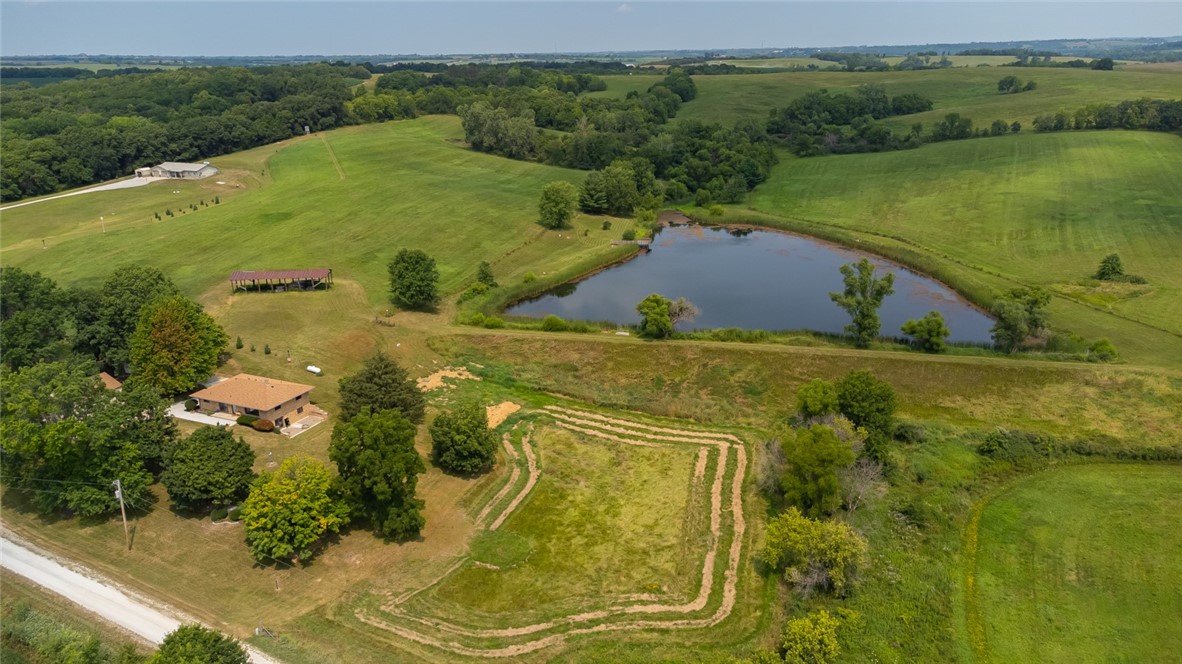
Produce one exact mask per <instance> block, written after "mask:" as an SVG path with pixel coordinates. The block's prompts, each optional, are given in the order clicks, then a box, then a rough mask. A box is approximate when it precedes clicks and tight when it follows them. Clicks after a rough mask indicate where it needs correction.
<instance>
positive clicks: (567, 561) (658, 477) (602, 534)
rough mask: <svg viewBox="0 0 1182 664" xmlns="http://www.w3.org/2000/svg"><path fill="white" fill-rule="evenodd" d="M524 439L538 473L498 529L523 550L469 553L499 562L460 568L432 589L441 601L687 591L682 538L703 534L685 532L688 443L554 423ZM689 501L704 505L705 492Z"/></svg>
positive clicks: (495, 604) (491, 607)
mask: <svg viewBox="0 0 1182 664" xmlns="http://www.w3.org/2000/svg"><path fill="white" fill-rule="evenodd" d="M532 440H533V444H534V445H535V446H536V448H537V454H538V464H539V466H540V467H541V468H542V469H543V473H542V475H541V478H540V479H539V481H538V484H537V486H536V487H535V488H534V489H533V494H532V496H531V498H530V500H529V502H528V504H526V505H524V506H523V507H522V509H520V510H519V511H517V512H515V513H514V514H513V516H512V517H511V518H510V519H509V520H507V521H506V522H505V526H504V528H503V529H502V530H500V531H497V532H498V534H501V533H504V534H508V535H509V536H511V537H516V538H520V540H522V541H524V542H527V543H528V547H527V548H526V551H525V555H522V556H512V557H509V558H507V559H506V560H497V559H496V556H487V555H485V556H481V555H478V554H477V553H475V552H474V553H473V558H474V559H475V560H479V561H481V562H483V563H485V564H493V565H496V566H498V567H502V569H497V570H494V569H490V568H489V567H482V566H471V567H466V568H465V569H463V570H462V571H461V572H460V573H459V574H457V575H456V576H454V577H452V578H451V579H449V580H448V583H446V584H444V585H442V586H441V587H440V588H439V589H438V590H437V591H436V595H437V596H438V597H439V598H440V599H443V600H446V601H450V602H453V603H456V604H459V605H462V606H465V607H468V608H470V609H474V610H476V611H478V612H482V613H511V612H514V611H518V612H520V611H522V610H523V609H525V608H526V607H528V611H526V612H527V613H528V612H533V611H544V610H546V609H547V608H548V607H549V606H551V605H568V606H569V605H572V604H573V605H574V606H576V607H577V606H580V605H586V604H588V603H591V604H592V605H594V604H598V603H599V602H600V601H602V598H604V597H608V596H616V595H621V594H623V595H627V594H640V593H651V592H652V591H653V590H654V588H660V587H663V588H662V589H663V591H664V592H669V593H676V594H689V592H690V591H691V590H693V589H694V588H693V587H692V585H690V582H691V581H692V580H693V573H694V571H695V570H694V567H695V565H694V563H695V562H697V561H696V560H695V559H696V556H693V555H692V548H691V547H688V546H687V545H688V544H689V543H690V542H698V541H700V539H701V534H700V533H698V534H695V533H694V532H683V525H685V521H686V511H687V510H688V509H690V508H691V505H690V504H689V489H690V482H689V480H690V478H691V476H692V475H693V468H694V454H693V450H692V449H690V448H688V447H687V448H685V449H678V450H667V449H661V448H643V447H635V446H631V445H626V444H624V443H616V442H613V441H602V440H596V439H592V438H588V437H586V436H581V435H579V434H576V433H573V432H568V431H565V430H563V429H557V428H553V427H542V428H539V429H537V430H536V431H535V433H534V435H533V437H532ZM699 498H703V496H699ZM693 507H694V508H696V509H697V510H699V511H703V510H708V509H709V507H708V504H707V503H706V502H705V501H704V500H703V501H701V504H698V505H694V506H693ZM691 523H693V522H691ZM697 525H699V526H701V525H702V520H701V519H698V520H697ZM498 563H500V564H498ZM505 563H508V564H505ZM699 564H700V563H699Z"/></svg>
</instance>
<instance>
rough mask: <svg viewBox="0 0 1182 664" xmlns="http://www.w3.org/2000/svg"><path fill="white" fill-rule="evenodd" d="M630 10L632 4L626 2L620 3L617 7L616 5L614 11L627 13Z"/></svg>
mask: <svg viewBox="0 0 1182 664" xmlns="http://www.w3.org/2000/svg"><path fill="white" fill-rule="evenodd" d="M631 11H632V5H630V4H628V3H626V2H625V3H624V4H622V5H620V6H619V7H616V12H618V13H620V14H627V13H629V12H631Z"/></svg>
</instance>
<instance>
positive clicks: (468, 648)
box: [356, 407, 747, 657]
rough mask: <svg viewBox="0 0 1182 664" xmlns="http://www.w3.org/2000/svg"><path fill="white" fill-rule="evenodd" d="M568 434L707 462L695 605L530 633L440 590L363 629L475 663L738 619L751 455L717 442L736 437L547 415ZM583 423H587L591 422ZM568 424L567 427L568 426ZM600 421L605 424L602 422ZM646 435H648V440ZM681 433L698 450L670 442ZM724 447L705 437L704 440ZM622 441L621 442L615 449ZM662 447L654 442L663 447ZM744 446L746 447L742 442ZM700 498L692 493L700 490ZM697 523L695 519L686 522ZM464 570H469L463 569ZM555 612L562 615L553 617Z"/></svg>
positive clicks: (694, 473) (604, 615)
mask: <svg viewBox="0 0 1182 664" xmlns="http://www.w3.org/2000/svg"><path fill="white" fill-rule="evenodd" d="M545 412H546V414H547V415H550V416H558V417H555V424H556V425H557V426H559V427H561V426H562V425H563V424H566V425H568V426H570V427H579V428H583V429H584V431H579V432H578V433H579V435H580V436H584V437H587V438H589V439H595V438H598V439H600V440H606V441H611V442H615V443H622V444H625V445H632V446H635V447H638V448H642V449H651V448H652V446H654V445H662V446H665V445H667V446H670V447H673V446H674V445H686V444H688V445H692V446H694V447H698V448H699V449H700V450H702V452H705V454H703V453H702V452H699V453H695V454H693V455H692V456H691V463H690V465H689V467H688V470H689V471H690V474H691V475H690V477H688V478H686V479H687V481H689V482H691V483H692V484H693V485H694V486H695V487H700V490H701V492H702V493H706V492H707V491H708V492H709V493H710V494H711V497H710V499H709V500H708V501H701V502H698V501H692V502H691V504H693V503H694V502H698V504H707V503H708V504H709V508H708V511H709V514H708V516H703V517H701V521H702V522H703V523H704V525H707V527H708V529H709V531H710V534H709V542H708V548H707V550H705V551H698V552H697V554H698V555H697V558H698V561H697V571H698V574H700V576H701V581H700V583H698V584H696V585H697V587H696V588H693V589H692V590H690V595H691V596H690V597H688V598H687V597H681V598H676V599H675V598H672V597H668V596H662V595H661V594H659V593H641V594H633V595H626V596H622V597H619V598H615V599H614V600H608V601H607V602H606V605H603V606H600V607H584V610H581V611H579V610H577V607H569V608H570V609H571V612H568V613H566V614H563V615H550V616H545V615H544V614H534V615H536V616H537V617H538V618H539V619H538V620H536V621H534V622H530V623H519V624H509V623H510V622H511V621H512V619H517V618H520V617H523V616H524V615H529V614H528V612H516V611H515V612H514V613H513V614H511V615H510V616H501V617H500V624H498V617H497V616H490V615H483V616H481V615H477V614H475V613H472V612H467V613H466V612H465V607H463V606H462V605H460V604H458V603H456V602H453V601H448V600H446V599H442V598H440V597H438V596H437V593H436V592H435V589H437V588H438V586H439V584H435V585H434V587H433V588H430V589H424V592H422V593H420V594H418V595H416V596H415V597H414V598H413V600H412V601H408V602H406V603H405V604H402V605H397V604H385V605H383V606H382V607H381V608H380V609H375V608H373V607H367V608H364V609H362V610H360V611H359V612H358V614H357V616H356V618H357V620H358V621H360V622H361V623H363V624H365V625H366V626H368V628H370V629H373V628H377V629H380V630H382V631H384V632H387V633H390V634H394V635H397V636H398V637H400V638H402V639H406V640H407V641H410V642H411V643H412V644H417V645H418V646H426V647H428V649H436V650H442V651H446V652H447V653H451V654H452V655H462V656H471V657H520V656H523V655H527V654H529V653H535V652H540V651H542V650H546V651H547V652H549V651H550V650H549V649H551V648H555V647H558V646H561V645H562V644H563V643H565V642H566V641H567V639H568V638H571V637H577V636H580V635H590V634H598V633H606V632H624V633H626V632H638V631H643V630H649V629H703V628H708V627H712V626H714V625H717V624H718V623H720V622H721V621H723V620H725V619H726V618H727V617H729V615H730V613H731V611H732V609H733V607H734V604H735V600H736V594H737V587H736V586H737V580H738V567H739V562H740V559H741V557H742V547H743V542H744V535H745V533H744V530H745V525H746V523H745V519H744V516H743V514H742V488H743V482H744V478H745V474H746V464H747V459H746V450H745V449H744V448H743V447H742V446H741V445H737V444H731V443H729V442H727V441H725V440H719V439H718V438H726V437H731V436H730V435H729V434H715V433H710V432H694V431H687V430H683V429H674V428H669V427H654V426H652V425H644V424H639V423H634V422H629V421H627V420H622V419H618V418H610V417H607V416H602V415H598V414H596V413H590V412H585V411H575V410H571V409H566V408H561V407H558V408H553V409H548V410H546V411H545ZM583 416H587V417H586V418H584V417H583ZM563 418H565V419H563ZM596 418H599V419H596ZM646 429H647V430H646ZM653 429H657V430H662V431H665V432H674V431H677V432H682V433H681V434H680V435H681V436H684V437H686V438H689V440H679V442H677V443H675V442H673V441H662V440H660V437H666V438H673V439H677V436H676V435H673V434H671V433H656V432H654V431H652V430H653ZM699 433H700V434H704V435H707V436H717V437H718V438H715V439H710V438H702V437H696V434H699ZM613 439H614V440H613ZM654 439H655V440H654ZM735 440H737V439H735ZM691 494H692V490H691ZM687 519H688V520H691V521H692V520H693V516H692V515H690V516H687ZM458 567H459V568H462V567H464V565H460V566H458ZM552 608H553V607H552Z"/></svg>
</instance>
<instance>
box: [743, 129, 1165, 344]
mask: <svg viewBox="0 0 1182 664" xmlns="http://www.w3.org/2000/svg"><path fill="white" fill-rule="evenodd" d="M783 157H784V158H783V159H782V161H781V163H780V164H779V165H777V166H776V167H775V168H774V170H773V172H772V176H771V178H770V179H769V181H768V182H766V183H765V184H763V185H761V186H760V187H759V188H758V189H756V191H755V192H754V193H753V194H752V195H751V196H750V200H749V205H750V206H751V207H753V208H755V209H757V210H761V211H764V212H769V213H772V214H776V215H781V216H784V217H791V218H795V219H798V220H801V222H802V226H801V227H803V228H805V229H807V227H808V225H809V222H820V223H823V224H827V225H833V226H837V227H841V228H844V229H849V230H852V231H862V232H870V233H878V234H885V235H889V236H892V237H896V238H902V239H904V240H907V241H909V242H912V243H914V244H915V245H918V246H919V247H920V248H922V249H924V250H927V251H929V252H930V253H934V254H938V255H940V256H942V257H947V258H950V259H952V260H953V261H956V262H959V263H961V264H963V265H965V266H971V267H972V268H974V269H975V271H976V272H978V274H979V275H982V276H985V277H988V276H989V275H996V276H1000V277H1003V278H1004V279H1008V280H1016V281H1018V282H1021V283H1026V284H1036V285H1042V286H1046V287H1048V288H1050V289H1051V290H1053V291H1056V292H1059V293H1060V294H1062V295H1065V296H1071V297H1073V298H1076V299H1079V300H1082V301H1084V302H1087V303H1088V304H1091V305H1093V306H1095V307H1099V308H1100V309H1103V310H1110V311H1113V312H1116V313H1117V314H1119V315H1120V316H1123V317H1127V318H1128V319H1132V320H1136V321H1142V322H1144V323H1147V324H1149V325H1152V326H1154V327H1156V328H1162V329H1165V330H1169V331H1170V332H1172V333H1174V334H1165V333H1163V332H1160V331H1158V330H1155V329H1152V328H1149V327H1146V326H1143V325H1137V324H1135V323H1131V322H1129V321H1128V320H1124V319H1121V318H1117V317H1116V316H1104V315H1103V314H1101V313H1100V312H1098V311H1095V310H1093V309H1085V308H1084V307H1083V306H1081V305H1071V306H1069V305H1068V303H1066V301H1064V302H1063V303H1061V304H1057V305H1056V308H1055V309H1054V310H1053V313H1054V315H1055V317H1054V318H1053V319H1052V323H1053V324H1058V325H1061V326H1062V327H1066V328H1068V329H1072V330H1074V331H1076V332H1078V333H1081V334H1084V335H1086V336H1090V337H1093V338H1095V337H1100V336H1111V337H1112V338H1113V340H1114V341H1115V342H1116V343H1117V344H1118V347H1124V348H1126V349H1127V350H1128V351H1129V354H1130V357H1131V358H1136V359H1137V361H1138V362H1142V363H1147V364H1148V363H1161V364H1166V365H1171V366H1179V363H1180V360H1182V338H1180V337H1179V336H1176V335H1177V334H1182V270H1180V269H1179V268H1178V266H1177V256H1178V255H1179V252H1182V185H1180V184H1179V180H1178V178H1177V177H1175V175H1176V174H1177V173H1179V172H1182V142H1180V139H1179V138H1178V137H1177V136H1172V135H1169V134H1155V133H1148V132H1121V131H1111V132H1078V133H1074V132H1073V133H1056V134H1042V135H1040V134H1026V133H1023V134H1019V135H1016V136H1004V137H998V138H983V139H972V140H965V141H956V142H948V143H941V144H936V145H929V146H924V147H922V148H919V149H917V150H908V151H899V152H891V153H881V154H862V155H842V156H833V157H821V158H811V159H797V158H793V157H792V156H791V155H786V154H785V155H783ZM1113 252H1116V253H1118V254H1119V255H1120V256H1121V259H1122V260H1123V261H1124V265H1125V266H1126V270H1127V271H1128V272H1129V273H1130V274H1138V275H1141V276H1144V277H1145V278H1146V279H1148V280H1149V285H1148V286H1147V287H1129V286H1115V287H1113V286H1106V287H1095V286H1086V285H1081V284H1080V282H1081V281H1083V280H1085V279H1086V278H1087V277H1089V276H1090V275H1091V274H1093V273H1094V272H1095V269H1096V267H1097V266H1098V265H1099V262H1100V259H1101V258H1103V257H1104V256H1105V255H1107V254H1109V253H1113ZM1004 279H1003V280H995V283H994V284H993V285H992V288H994V289H996V290H1000V289H1003V288H1006V287H1010V286H1012V285H1013V284H1009V285H1007V283H1006V282H1005V280H1004ZM983 286H985V287H986V288H988V287H989V285H988V284H983Z"/></svg>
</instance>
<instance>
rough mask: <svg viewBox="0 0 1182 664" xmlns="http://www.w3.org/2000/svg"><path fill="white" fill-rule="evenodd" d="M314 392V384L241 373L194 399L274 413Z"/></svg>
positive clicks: (206, 389)
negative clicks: (305, 394) (284, 404)
mask: <svg viewBox="0 0 1182 664" xmlns="http://www.w3.org/2000/svg"><path fill="white" fill-rule="evenodd" d="M311 391H312V386H311V385H301V384H299V383H289V382H287V381H285V380H276V379H274V378H265V377H263V376H252V375H250V374H238V375H237V376H234V377H233V378H227V379H226V380H223V381H222V382H220V383H218V384H216V385H213V386H210V387H207V388H205V389H204V390H200V391H197V392H194V393H193V395H192V396H193V398H194V399H205V400H207V401H218V402H221V403H228V404H233V405H235V406H242V407H243V408H254V409H255V410H271V409H272V408H275V407H276V406H279V405H281V404H283V403H286V402H288V401H291V400H292V399H294V398H296V397H298V396H300V395H301V394H304V393H306V392H311Z"/></svg>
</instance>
